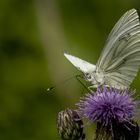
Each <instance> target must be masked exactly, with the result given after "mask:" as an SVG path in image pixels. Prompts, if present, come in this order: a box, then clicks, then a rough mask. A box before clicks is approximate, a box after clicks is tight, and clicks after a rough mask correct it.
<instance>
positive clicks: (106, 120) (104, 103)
mask: <svg viewBox="0 0 140 140" xmlns="http://www.w3.org/2000/svg"><path fill="white" fill-rule="evenodd" d="M134 93H135V92H134V91H131V92H128V90H123V91H122V90H118V89H114V88H107V87H105V86H104V87H102V88H101V87H99V88H98V89H97V91H96V92H95V93H88V94H86V95H85V97H83V98H81V100H80V102H79V103H78V104H77V105H78V107H79V109H78V111H79V113H80V114H81V115H82V116H83V117H85V118H88V119H89V120H90V122H98V123H101V124H102V125H103V126H112V122H114V121H115V122H117V123H124V122H128V121H130V120H131V119H132V118H133V117H134V114H135V113H136V107H137V105H138V103H137V101H136V100H134V99H133V98H132V95H133V94H134Z"/></svg>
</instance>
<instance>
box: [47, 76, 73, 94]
mask: <svg viewBox="0 0 140 140" xmlns="http://www.w3.org/2000/svg"><path fill="white" fill-rule="evenodd" d="M73 78H75V76H71V77H69V78H67V79H65V80H63V81H61V82H59V83H58V84H56V85H54V86H52V87H49V88H47V92H50V91H52V90H54V89H55V88H56V87H58V85H61V84H63V83H66V82H68V81H69V80H71V79H73Z"/></svg>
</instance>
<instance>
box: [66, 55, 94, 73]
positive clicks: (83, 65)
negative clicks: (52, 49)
mask: <svg viewBox="0 0 140 140" xmlns="http://www.w3.org/2000/svg"><path fill="white" fill-rule="evenodd" d="M64 56H65V57H66V58H67V59H68V60H69V61H70V62H71V63H72V64H73V65H74V66H75V67H76V68H77V69H78V70H80V71H81V72H83V73H90V72H92V71H95V68H96V66H95V65H93V64H91V63H89V62H87V61H85V60H82V59H80V58H78V57H75V56H72V55H70V54H67V53H64Z"/></svg>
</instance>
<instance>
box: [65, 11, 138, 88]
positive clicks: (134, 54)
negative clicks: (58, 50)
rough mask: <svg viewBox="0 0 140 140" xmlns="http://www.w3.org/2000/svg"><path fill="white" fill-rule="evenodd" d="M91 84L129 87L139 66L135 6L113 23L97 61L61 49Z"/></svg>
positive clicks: (94, 85) (95, 85)
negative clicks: (92, 62)
mask: <svg viewBox="0 0 140 140" xmlns="http://www.w3.org/2000/svg"><path fill="white" fill-rule="evenodd" d="M64 55H65V57H66V58H67V59H68V60H69V61H70V62H71V63H72V64H73V65H74V66H75V67H76V68H78V69H79V70H80V71H81V72H83V73H84V74H85V79H86V80H87V81H88V82H91V84H92V86H93V87H98V86H99V85H103V84H106V85H107V86H112V87H115V88H118V89H125V88H128V87H129V85H130V84H131V82H132V80H133V79H134V77H135V76H136V74H137V72H138V70H139V67H140V23H139V16H138V14H137V11H136V10H135V9H131V10H129V11H127V12H126V13H125V14H124V15H123V16H122V17H121V18H120V19H119V21H118V22H117V23H116V25H115V26H114V28H113V29H112V31H111V33H110V34H109V37H108V39H107V41H106V43H105V47H104V49H103V50H102V53H101V55H100V57H99V59H98V61H97V64H96V65H93V64H90V63H89V62H86V61H84V60H82V59H80V58H78V57H75V56H72V55H69V54H67V53H64Z"/></svg>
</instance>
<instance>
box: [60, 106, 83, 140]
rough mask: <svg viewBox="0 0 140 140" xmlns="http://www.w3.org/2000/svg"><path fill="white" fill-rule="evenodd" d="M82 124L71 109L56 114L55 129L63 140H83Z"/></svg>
mask: <svg viewBox="0 0 140 140" xmlns="http://www.w3.org/2000/svg"><path fill="white" fill-rule="evenodd" d="M82 125H83V122H82V120H81V119H80V117H79V115H78V113H77V112H76V111H74V110H71V109H66V110H64V111H61V112H59V113H58V118H57V128H58V133H59V134H60V136H61V138H62V139H63V140H80V139H84V134H83V128H82Z"/></svg>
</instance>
